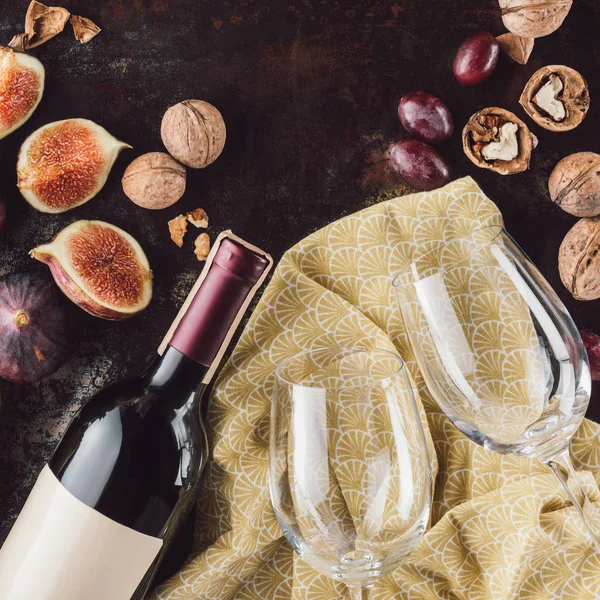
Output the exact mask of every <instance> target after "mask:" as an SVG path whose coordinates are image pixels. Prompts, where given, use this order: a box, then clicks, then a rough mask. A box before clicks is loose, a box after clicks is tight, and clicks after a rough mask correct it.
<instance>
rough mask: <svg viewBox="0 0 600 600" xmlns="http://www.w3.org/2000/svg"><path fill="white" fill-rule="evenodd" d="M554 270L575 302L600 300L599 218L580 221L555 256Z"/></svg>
mask: <svg viewBox="0 0 600 600" xmlns="http://www.w3.org/2000/svg"><path fill="white" fill-rule="evenodd" d="M558 270H559V272H560V278H561V279H562V282H563V283H564V285H565V287H566V288H567V289H568V290H569V291H570V292H571V294H573V297H574V298H576V299H577V300H596V299H597V298H600V218H598V217H596V218H593V219H580V220H579V221H577V223H575V225H573V227H572V228H571V229H570V230H569V232H568V233H567V235H566V236H565V239H564V240H563V242H562V244H561V245H560V250H559V252H558Z"/></svg>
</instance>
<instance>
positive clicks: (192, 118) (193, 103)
mask: <svg viewBox="0 0 600 600" xmlns="http://www.w3.org/2000/svg"><path fill="white" fill-rule="evenodd" d="M160 135H161V138H162V141H163V144H164V145H165V148H166V149H167V150H168V151H169V154H170V155H171V156H172V157H173V158H175V159H176V160H178V161H179V162H180V163H183V164H184V165H187V166H188V167H193V168H194V169H203V168H204V167H207V166H208V165H210V164H211V163H213V162H214V161H215V160H217V158H218V157H219V155H220V154H221V152H222V151H223V147H224V146H225V137H226V130H225V121H223V117H222V116H221V113H220V112H219V111H218V110H217V109H216V108H215V107H214V106H213V105H212V104H209V103H208V102H204V101H203V100H184V101H183V102H180V103H179V104H175V106H171V108H169V109H168V110H167V112H166V113H165V115H164V117H163V120H162V124H161V127H160Z"/></svg>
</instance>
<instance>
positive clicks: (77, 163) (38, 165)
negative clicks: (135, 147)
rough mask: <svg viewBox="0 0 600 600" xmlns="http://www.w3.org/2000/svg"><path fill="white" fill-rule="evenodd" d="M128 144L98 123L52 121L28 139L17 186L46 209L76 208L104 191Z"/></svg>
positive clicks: (24, 194) (20, 164) (73, 120)
mask: <svg viewBox="0 0 600 600" xmlns="http://www.w3.org/2000/svg"><path fill="white" fill-rule="evenodd" d="M123 148H131V146H129V144H125V143H124V142H121V141H119V140H118V139H116V138H114V137H113V136H112V135H110V133H108V131H106V129H104V128H103V127H100V125H97V124H96V123H94V122H93V121H88V120H87V119H66V120H64V121H55V122H54V123H48V125H44V126H43V127H40V128H39V129H38V130H37V131H34V132H33V133H32V134H31V135H30V136H29V137H28V138H27V139H26V140H25V141H24V142H23V145H22V146H21V150H20V152H19V160H18V162H17V185H18V186H19V189H20V190H21V194H22V195H23V197H24V198H25V200H27V202H29V204H31V206H33V207H34V208H36V209H37V210H39V211H41V212H45V213H62V212H65V211H67V210H71V209H72V208H75V207H76V206H80V205H82V204H85V203H86V202H87V201H88V200H91V199H92V198H93V197H94V196H95V195H96V194H97V193H98V192H99V191H100V190H101V189H102V187H103V186H104V184H105V183H106V179H107V177H108V174H109V172H110V169H111V168H112V166H113V164H114V162H115V160H116V158H117V156H118V155H119V152H121V150H123Z"/></svg>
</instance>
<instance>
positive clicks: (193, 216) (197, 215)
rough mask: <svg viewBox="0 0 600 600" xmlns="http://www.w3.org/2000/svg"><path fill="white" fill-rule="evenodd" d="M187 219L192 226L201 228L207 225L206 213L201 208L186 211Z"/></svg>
mask: <svg viewBox="0 0 600 600" xmlns="http://www.w3.org/2000/svg"><path fill="white" fill-rule="evenodd" d="M185 216H186V217H187V220H188V221H189V222H190V223H191V224H192V225H193V226H194V227H198V228H202V229H206V228H207V227H208V215H207V214H206V211H205V210H204V209H203V208H197V209H196V210H193V211H192V212H189V213H186V215H185Z"/></svg>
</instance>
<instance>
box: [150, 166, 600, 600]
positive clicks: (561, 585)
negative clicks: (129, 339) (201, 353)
mask: <svg viewBox="0 0 600 600" xmlns="http://www.w3.org/2000/svg"><path fill="white" fill-rule="evenodd" d="M501 223H502V218H501V216H500V213H499V212H498V209H497V208H496V206H495V205H494V204H493V203H492V202H490V200H488V199H487V198H486V197H485V196H484V195H483V193H482V192H481V190H480V189H479V188H478V186H477V185H476V184H475V182H474V181H473V180H472V179H470V178H465V179H461V180H458V181H455V182H453V183H451V184H449V185H448V186H446V187H445V188H442V189H440V190H436V191H434V192H425V193H420V194H414V195H411V196H404V197H401V198H395V199H393V200H390V201H388V202H383V203H381V204H377V205H375V206H372V207H370V208H367V209H365V210H362V211H360V212H358V213H356V214H354V215H351V216H349V217H345V218H343V219H341V220H339V221H336V222H335V223H332V224H331V225H328V226H327V227H325V228H324V229H321V230H320V231H317V232H316V233H314V234H312V235H310V236H309V237H307V238H306V239H304V240H303V241H302V242H300V243H299V244H297V245H296V246H294V247H293V248H292V249H291V250H289V251H288V252H287V253H286V254H285V256H284V257H283V259H282V261H281V263H280V264H279V266H278V268H277V270H276V272H275V275H274V276H273V280H272V281H271V283H270V284H269V286H268V288H267V290H266V291H265V293H264V295H263V297H262V299H261V301H260V303H259V305H258V307H257V309H256V310H255V312H254V314H253V315H252V317H251V319H250V321H249V323H248V326H247V327H246V329H245V331H244V333H243V335H242V338H241V340H240V342H239V344H238V346H237V348H236V349H235V351H234V352H233V355H232V357H231V359H230V360H229V361H228V363H227V364H226V366H225V368H224V369H223V371H222V373H221V375H220V377H219V379H218V382H217V385H216V386H215V390H214V392H213V396H212V399H211V404H210V408H209V422H210V436H211V438H212V440H213V444H212V451H213V455H212V460H211V462H210V463H209V465H208V467H207V472H206V474H205V477H204V481H203V485H202V489H201V491H200V501H199V508H198V519H197V540H196V544H197V548H198V550H199V553H198V554H197V555H195V556H193V557H191V559H190V560H189V562H188V564H187V565H186V566H185V567H184V568H183V569H182V571H181V572H180V573H179V574H178V575H177V576H175V577H174V578H172V579H171V580H170V581H168V582H167V583H165V584H164V585H162V586H160V587H159V588H158V590H156V592H155V593H154V595H153V598H155V599H161V600H167V599H168V600H195V599H199V598H202V599H205V600H213V599H214V600H217V599H218V600H229V599H233V598H235V599H240V600H241V599H244V600H288V599H294V600H296V599H297V600H300V599H303V600H304V599H309V600H334V599H335V600H337V599H339V598H343V597H344V595H345V593H346V591H345V588H344V586H343V585H341V584H338V583H335V582H333V581H332V580H330V579H328V578H327V577H326V576H324V575H320V574H319V573H317V572H316V571H314V570H313V569H312V568H311V567H309V566H308V565H307V564H306V563H304V562H303V561H302V560H300V559H299V558H298V557H297V556H295V555H294V554H293V553H292V550H291V549H290V547H289V546H288V544H287V542H286V541H285V539H284V537H283V534H282V532H281V530H280V528H279V526H278V524H277V521H276V519H275V515H274V513H273V510H272V508H271V503H270V498H269V487H268V465H269V458H268V438H269V413H270V404H271V391H272V386H273V377H274V371H275V368H276V367H277V366H278V365H279V364H280V363H281V362H282V361H283V360H284V359H286V358H288V357H290V356H292V355H294V354H296V353H297V352H299V351H300V350H302V349H307V348H317V347H323V346H331V345H370V346H379V347H384V348H385V347H388V348H389V347H391V346H392V345H393V346H394V347H395V348H396V350H397V351H398V352H399V353H400V354H401V356H402V357H403V358H404V359H405V360H406V362H407V364H408V367H409V369H410V372H411V374H412V376H413V378H414V380H415V382H416V383H417V386H418V389H419V394H420V399H421V402H422V406H423V408H424V411H425V413H426V420H427V424H428V427H429V433H430V436H431V439H432V443H433V445H434V446H435V451H436V455H437V459H438V462H439V473H438V477H437V480H436V488H435V497H434V505H433V514H432V527H431V529H430V530H429V531H428V532H427V533H426V534H425V536H424V538H423V540H422V541H421V543H420V544H419V545H418V546H417V548H416V550H415V551H414V552H413V554H412V555H411V557H410V560H409V561H408V563H406V564H405V565H404V566H402V567H401V568H399V569H398V570H396V571H395V572H394V573H392V574H391V575H388V576H387V577H385V578H384V579H382V580H381V581H380V582H379V583H378V584H377V585H376V586H375V588H374V589H373V590H372V592H371V598H372V599H373V600H392V598H393V599H394V600H396V599H406V600H408V599H410V600H417V599H428V600H429V599H430V600H437V599H438V598H442V599H448V600H513V599H515V598H518V599H528V600H529V599H530V600H534V599H535V600H542V599H543V600H550V599H557V600H558V599H560V600H571V599H572V600H596V599H597V598H599V597H600V555H598V553H597V552H595V550H594V548H593V547H592V544H591V543H590V542H589V541H588V539H587V538H586V536H585V534H584V532H583V529H582V524H581V522H580V520H579V519H578V517H577V515H576V513H575V509H574V508H572V507H571V506H570V505H569V503H568V502H567V500H566V497H565V494H564V493H563V492H562V490H561V489H560V487H559V484H558V483H557V481H556V479H555V478H554V476H553V475H551V474H550V472H549V471H548V469H547V468H546V467H545V466H544V465H542V464H541V463H539V462H535V461H530V460H527V459H525V458H519V457H512V456H501V455H499V454H495V453H492V452H490V451H487V450H484V449H483V448H481V447H479V446H477V445H475V444H474V443H473V442H471V441H469V440H468V439H467V438H466V437H465V436H463V435H462V434H461V433H460V432H459V431H458V430H457V429H456V428H455V427H454V426H453V425H452V423H450V421H449V420H448V419H447V418H446V417H445V416H444V415H443V414H442V413H441V411H440V409H439V408H438V407H437V405H436V404H435V402H434V401H433V400H432V399H431V396H430V395H429V393H428V392H427V390H426V388H425V386H424V384H423V379H422V377H421V375H420V373H419V371H418V369H417V366H416V363H415V361H414V356H413V353H412V350H411V348H410V344H409V342H408V338H407V336H406V333H405V331H404V326H403V323H402V318H401V316H400V313H399V310H398V308H397V306H396V303H395V302H396V301H395V298H394V297H393V293H392V290H391V276H392V275H394V274H396V273H398V272H399V271H400V270H401V269H402V268H403V267H405V266H407V265H408V264H410V262H411V258H412V256H413V254H414V252H415V249H416V248H419V247H422V246H423V244H427V243H430V242H432V241H436V240H444V239H449V238H452V237H456V236H457V235H461V234H462V235H464V234H466V233H469V232H470V231H472V230H473V229H475V228H479V227H481V226H482V225H486V224H501ZM599 431H600V428H599V427H598V425H596V424H594V423H591V422H589V421H585V422H584V424H583V425H582V427H581V428H580V431H579V433H578V435H577V437H576V439H575V440H574V443H573V452H574V455H575V459H576V462H577V463H578V466H579V467H580V468H586V469H589V470H590V471H592V472H593V475H594V476H595V478H596V479H597V480H598V481H600V442H599V441H598V433H599ZM583 479H584V482H585V485H586V486H588V487H589V491H590V494H592V495H593V497H594V499H595V500H598V501H600V493H599V492H598V488H597V485H596V482H595V481H594V477H592V475H588V476H587V477H584V478H583Z"/></svg>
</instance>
